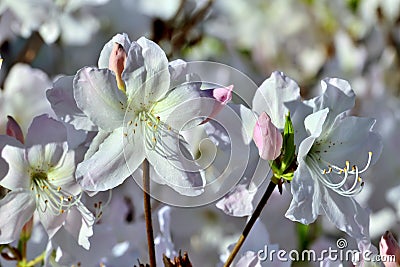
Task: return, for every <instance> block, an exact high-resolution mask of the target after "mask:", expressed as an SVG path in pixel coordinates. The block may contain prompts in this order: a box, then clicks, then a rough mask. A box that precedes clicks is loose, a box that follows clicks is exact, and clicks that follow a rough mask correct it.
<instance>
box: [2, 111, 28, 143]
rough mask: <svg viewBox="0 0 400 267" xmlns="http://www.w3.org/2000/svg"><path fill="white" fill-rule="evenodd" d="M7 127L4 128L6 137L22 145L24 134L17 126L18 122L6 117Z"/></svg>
mask: <svg viewBox="0 0 400 267" xmlns="http://www.w3.org/2000/svg"><path fill="white" fill-rule="evenodd" d="M7 119H8V121H7V127H6V134H7V135H8V136H12V137H14V138H15V139H17V140H18V141H20V142H21V143H22V144H23V143H24V134H23V133H22V130H21V127H20V126H19V124H18V122H17V121H16V120H14V118H13V117H11V116H7Z"/></svg>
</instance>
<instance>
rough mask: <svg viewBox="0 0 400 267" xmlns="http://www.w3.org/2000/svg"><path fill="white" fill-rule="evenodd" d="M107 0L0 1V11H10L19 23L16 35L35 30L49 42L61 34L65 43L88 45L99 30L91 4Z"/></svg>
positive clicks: (27, 34) (94, 4) (25, 35)
mask: <svg viewBox="0 0 400 267" xmlns="http://www.w3.org/2000/svg"><path fill="white" fill-rule="evenodd" d="M106 2H108V0H84V1H79V0H57V1H52V0H35V1H30V0H21V1H13V0H3V1H2V3H1V6H0V7H1V8H0V10H3V11H5V10H10V11H11V12H12V13H13V14H14V16H15V17H16V18H17V19H18V21H19V23H20V25H19V27H18V28H16V29H12V30H17V31H18V32H17V34H19V35H21V36H22V37H25V38H27V37H29V36H30V35H31V33H32V32H33V31H38V32H39V33H40V35H41V37H42V38H43V40H44V41H45V42H46V43H48V44H50V43H54V42H55V41H56V40H57V39H58V38H59V37H60V36H61V40H62V41H63V42H64V43H66V44H72V45H84V44H87V43H88V42H89V41H90V39H91V37H92V35H93V34H94V33H95V32H96V31H97V30H98V29H99V22H98V21H97V19H96V17H95V16H94V15H93V14H92V12H91V11H90V7H93V6H98V5H104V4H105V3H106Z"/></svg>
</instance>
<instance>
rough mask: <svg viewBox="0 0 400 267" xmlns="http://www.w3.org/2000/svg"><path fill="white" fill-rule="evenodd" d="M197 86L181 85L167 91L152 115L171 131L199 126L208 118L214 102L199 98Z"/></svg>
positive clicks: (209, 99)
mask: <svg viewBox="0 0 400 267" xmlns="http://www.w3.org/2000/svg"><path fill="white" fill-rule="evenodd" d="M200 93H201V92H200V88H198V86H197V84H187V85H181V86H178V87H177V88H175V89H173V90H171V91H169V92H168V93H167V95H166V96H165V98H163V99H162V100H161V101H159V102H157V103H156V104H155V106H154V108H153V111H154V114H156V115H157V116H160V120H161V121H162V122H165V123H166V124H168V125H170V126H171V127H172V128H173V129H177V130H179V129H189V128H192V127H194V126H197V125H199V123H201V122H202V121H203V120H204V117H208V115H209V114H210V111H211V110H212V109H213V107H214V104H215V103H216V100H214V99H212V98H203V97H200Z"/></svg>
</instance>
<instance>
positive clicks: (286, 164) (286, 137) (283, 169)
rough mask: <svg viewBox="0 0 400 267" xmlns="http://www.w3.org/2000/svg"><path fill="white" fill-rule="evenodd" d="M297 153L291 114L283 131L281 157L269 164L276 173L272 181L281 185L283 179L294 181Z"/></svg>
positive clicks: (287, 116) (287, 117)
mask: <svg viewBox="0 0 400 267" xmlns="http://www.w3.org/2000/svg"><path fill="white" fill-rule="evenodd" d="M295 151H296V146H295V144H294V129H293V125H292V121H291V119H290V114H288V115H286V119H285V127H284V130H283V144H282V153H281V155H280V156H279V157H278V158H277V159H275V160H271V161H270V162H269V164H270V166H271V169H272V171H273V173H274V176H273V177H272V179H271V181H272V182H274V183H276V184H278V185H279V184H280V183H281V181H280V180H281V179H283V180H284V181H291V180H292V179H293V175H294V171H295V169H296V166H294V165H295V164H294V163H295V161H294V159H295Z"/></svg>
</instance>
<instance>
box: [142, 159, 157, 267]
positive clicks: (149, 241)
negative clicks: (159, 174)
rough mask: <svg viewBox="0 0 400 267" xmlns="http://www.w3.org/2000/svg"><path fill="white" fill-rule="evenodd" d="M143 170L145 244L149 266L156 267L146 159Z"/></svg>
mask: <svg viewBox="0 0 400 267" xmlns="http://www.w3.org/2000/svg"><path fill="white" fill-rule="evenodd" d="M142 170H143V204H144V219H145V222H146V234H147V246H148V250H149V261H150V267H156V252H155V248H154V235H153V223H152V219H151V203H150V200H151V198H150V194H149V193H150V171H149V170H150V167H149V162H148V161H147V159H144V161H143V163H142Z"/></svg>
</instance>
